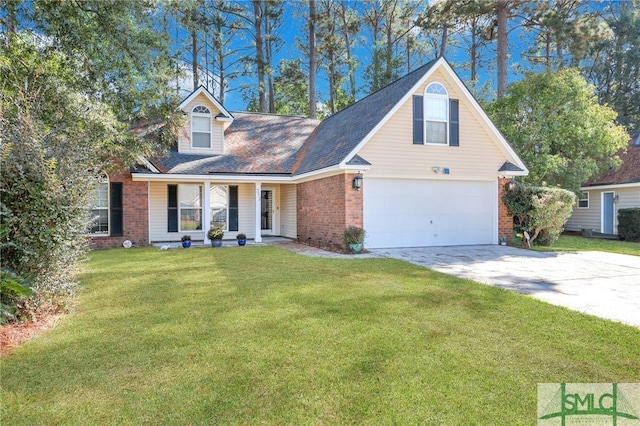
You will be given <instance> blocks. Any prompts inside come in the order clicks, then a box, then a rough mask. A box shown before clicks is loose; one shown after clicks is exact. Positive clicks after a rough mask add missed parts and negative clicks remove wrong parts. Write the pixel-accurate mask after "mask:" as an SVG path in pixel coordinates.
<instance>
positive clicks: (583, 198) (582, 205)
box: [578, 192, 589, 209]
mask: <svg viewBox="0 0 640 426" xmlns="http://www.w3.org/2000/svg"><path fill="white" fill-rule="evenodd" d="M578 208H579V209H588V208H589V193H588V192H583V193H582V194H580V197H579V198H578Z"/></svg>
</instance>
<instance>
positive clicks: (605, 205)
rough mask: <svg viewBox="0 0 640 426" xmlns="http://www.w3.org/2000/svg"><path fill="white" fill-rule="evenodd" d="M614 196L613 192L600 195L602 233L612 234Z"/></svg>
mask: <svg viewBox="0 0 640 426" xmlns="http://www.w3.org/2000/svg"><path fill="white" fill-rule="evenodd" d="M614 199H615V194H614V193H613V192H603V193H602V232H603V233H604V234H613V233H614V232H613V230H614V225H615V223H614V222H615V218H616V216H615V204H614Z"/></svg>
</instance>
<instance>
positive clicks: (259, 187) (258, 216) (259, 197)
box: [255, 182, 262, 243]
mask: <svg viewBox="0 0 640 426" xmlns="http://www.w3.org/2000/svg"><path fill="white" fill-rule="evenodd" d="M255 201H256V217H255V227H256V229H255V242H256V243H261V242H262V183H261V182H256V199H255Z"/></svg>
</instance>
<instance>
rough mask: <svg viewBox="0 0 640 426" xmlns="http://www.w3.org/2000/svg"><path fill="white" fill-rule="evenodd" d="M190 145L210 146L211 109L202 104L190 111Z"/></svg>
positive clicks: (193, 146)
mask: <svg viewBox="0 0 640 426" xmlns="http://www.w3.org/2000/svg"><path fill="white" fill-rule="evenodd" d="M191 147H192V148H211V111H209V108H207V107H205V106H203V105H197V106H195V107H194V108H193V110H192V111H191Z"/></svg>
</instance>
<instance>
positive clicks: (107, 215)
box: [89, 175, 123, 237]
mask: <svg viewBox="0 0 640 426" xmlns="http://www.w3.org/2000/svg"><path fill="white" fill-rule="evenodd" d="M122 216H123V214H122V182H111V183H109V178H108V177H107V176H106V175H105V176H102V177H101V178H100V181H99V182H98V186H97V187H96V188H95V189H94V191H93V195H92V201H91V211H90V217H91V222H90V225H89V233H90V234H92V235H104V236H108V235H110V236H112V237H119V236H122V223H123V219H122Z"/></svg>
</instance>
